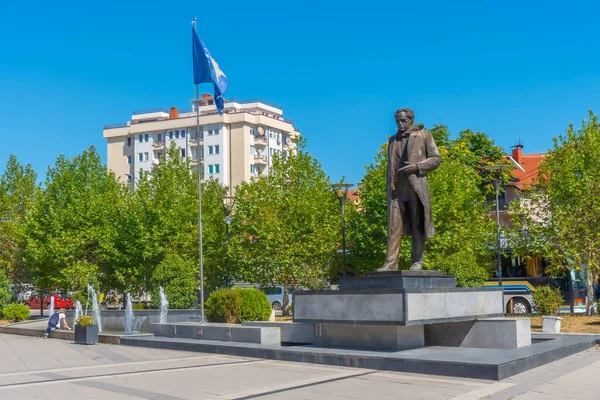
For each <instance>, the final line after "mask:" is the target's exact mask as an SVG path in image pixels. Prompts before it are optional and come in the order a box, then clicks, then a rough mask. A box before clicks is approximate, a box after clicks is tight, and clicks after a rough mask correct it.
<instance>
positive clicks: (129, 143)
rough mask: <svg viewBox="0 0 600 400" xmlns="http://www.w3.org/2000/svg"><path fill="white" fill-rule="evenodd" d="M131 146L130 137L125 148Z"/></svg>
mask: <svg viewBox="0 0 600 400" xmlns="http://www.w3.org/2000/svg"><path fill="white" fill-rule="evenodd" d="M130 146H131V136H130V137H128V138H127V147H130Z"/></svg>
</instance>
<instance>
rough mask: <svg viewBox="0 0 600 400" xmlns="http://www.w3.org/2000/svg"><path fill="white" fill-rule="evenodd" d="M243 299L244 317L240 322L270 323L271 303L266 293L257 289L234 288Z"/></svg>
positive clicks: (242, 316)
mask: <svg viewBox="0 0 600 400" xmlns="http://www.w3.org/2000/svg"><path fill="white" fill-rule="evenodd" d="M233 290H234V291H236V292H238V293H239V294H240V296H241V298H242V315H241V316H240V318H239V319H238V322H249V321H268V320H269V318H270V317H271V303H270V302H269V299H268V298H267V295H266V294H265V293H264V292H261V291H260V290H258V289H255V288H247V289H242V288H234V289H233Z"/></svg>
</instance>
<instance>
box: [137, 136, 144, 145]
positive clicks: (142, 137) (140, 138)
mask: <svg viewBox="0 0 600 400" xmlns="http://www.w3.org/2000/svg"><path fill="white" fill-rule="evenodd" d="M143 141H144V135H139V136H138V142H140V143H142V142H143Z"/></svg>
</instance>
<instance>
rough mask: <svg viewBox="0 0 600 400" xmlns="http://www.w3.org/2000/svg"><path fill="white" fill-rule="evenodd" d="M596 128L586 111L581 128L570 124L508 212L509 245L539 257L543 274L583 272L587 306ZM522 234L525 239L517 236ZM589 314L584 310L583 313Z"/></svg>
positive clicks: (596, 246) (598, 243)
mask: <svg viewBox="0 0 600 400" xmlns="http://www.w3.org/2000/svg"><path fill="white" fill-rule="evenodd" d="M599 197H600V124H599V122H598V117H597V115H596V114H594V113H593V112H592V111H590V112H589V120H588V121H586V120H584V121H583V122H582V125H581V128H579V129H575V128H574V127H573V125H572V124H571V125H570V126H569V128H568V129H567V131H566V134H564V135H559V136H557V137H555V138H554V146H553V148H552V149H551V150H550V151H549V152H548V154H547V155H546V157H545V161H544V162H543V163H542V164H541V165H540V173H539V175H538V182H537V184H536V185H534V187H533V190H532V191H530V192H529V193H528V196H527V197H526V198H525V199H523V200H522V201H520V202H515V204H514V206H513V208H512V209H511V211H512V213H513V221H514V226H515V229H514V231H513V241H514V243H515V247H516V250H517V251H519V252H520V253H521V254H543V255H544V256H545V257H546V259H547V260H548V261H550V264H551V265H550V267H549V268H548V273H550V274H552V275H559V274H562V273H564V272H565V271H566V270H568V269H570V268H573V267H575V268H580V267H585V268H586V269H587V279H588V281H587V286H588V290H587V293H588V304H589V305H592V304H594V288H593V282H594V279H595V278H596V277H597V276H598V273H599V272H600V264H599V261H600V219H599V218H598V215H600V201H599V200H598V198H599ZM525 229H527V232H528V233H529V234H528V236H527V237H523V236H522V235H521V234H520V233H521V232H523V231H524V230H525ZM588 312H589V310H588Z"/></svg>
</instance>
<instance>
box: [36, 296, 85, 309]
mask: <svg viewBox="0 0 600 400" xmlns="http://www.w3.org/2000/svg"><path fill="white" fill-rule="evenodd" d="M51 296H52V297H54V309H58V308H67V309H71V308H73V307H74V305H73V299H70V298H69V297H67V295H64V294H56V293H53V294H52V295H51ZM25 304H27V305H28V306H29V308H31V309H32V310H39V309H40V298H39V297H35V296H32V298H31V299H29V300H27V301H25ZM48 308H50V296H46V297H44V310H47V309H48Z"/></svg>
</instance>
